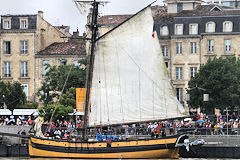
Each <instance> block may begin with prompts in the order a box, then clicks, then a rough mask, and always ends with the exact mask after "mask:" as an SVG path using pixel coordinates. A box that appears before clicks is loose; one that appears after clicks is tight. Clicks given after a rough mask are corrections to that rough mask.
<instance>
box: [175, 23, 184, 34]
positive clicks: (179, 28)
mask: <svg viewBox="0 0 240 160" xmlns="http://www.w3.org/2000/svg"><path fill="white" fill-rule="evenodd" d="M175 34H176V35H182V34H183V24H176V25H175Z"/></svg>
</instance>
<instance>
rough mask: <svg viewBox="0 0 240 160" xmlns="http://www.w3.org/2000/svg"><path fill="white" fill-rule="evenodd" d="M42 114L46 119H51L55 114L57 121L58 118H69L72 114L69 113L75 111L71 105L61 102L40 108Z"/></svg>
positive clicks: (54, 118) (54, 117)
mask: <svg viewBox="0 0 240 160" xmlns="http://www.w3.org/2000/svg"><path fill="white" fill-rule="evenodd" d="M38 110H39V113H40V116H42V117H44V120H45V121H46V120H48V121H49V120H50V119H51V116H52V114H53V112H54V110H55V112H54V114H53V121H54V122H56V121H57V119H59V120H69V119H71V116H69V115H68V113H73V108H72V107H71V106H67V107H66V106H63V105H61V104H59V103H58V104H48V105H46V106H44V107H39V108H38Z"/></svg>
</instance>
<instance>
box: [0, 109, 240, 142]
mask: <svg viewBox="0 0 240 160" xmlns="http://www.w3.org/2000/svg"><path fill="white" fill-rule="evenodd" d="M34 119H35V117H32V116H18V117H14V116H13V115H11V116H9V117H0V125H17V126H31V125H32V124H33V120H34ZM42 125H43V128H42V130H43V134H44V135H45V136H48V137H54V138H59V139H60V138H61V139H67V138H69V137H74V136H75V137H76V135H80V134H81V131H82V129H81V128H82V121H81V119H80V117H75V118H74V120H69V121H67V120H63V121H62V120H57V121H56V122H49V121H45V122H43V124H42ZM99 132H101V133H103V134H115V135H124V134H125V135H151V136H152V137H164V136H166V135H174V134H181V133H189V134H207V135H227V134H240V115H236V113H235V112H233V113H232V114H231V115H230V116H228V117H227V116H226V115H221V113H219V114H218V115H205V114H202V115H200V114H196V115H194V116H192V117H191V118H185V119H181V120H168V121H158V122H145V123H140V124H131V125H122V126H117V127H103V128H98V130H97V131H93V129H89V133H92V134H93V135H94V134H96V133H99Z"/></svg>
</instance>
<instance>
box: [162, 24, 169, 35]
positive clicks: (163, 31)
mask: <svg viewBox="0 0 240 160" xmlns="http://www.w3.org/2000/svg"><path fill="white" fill-rule="evenodd" d="M162 35H163V36H167V35H168V27H167V26H163V27H162Z"/></svg>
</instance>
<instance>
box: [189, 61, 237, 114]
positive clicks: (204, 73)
mask: <svg viewBox="0 0 240 160" xmlns="http://www.w3.org/2000/svg"><path fill="white" fill-rule="evenodd" d="M239 78H240V61H239V60H236V58H235V57H229V58H226V59H223V58H219V59H217V58H214V59H213V60H210V59H209V60H208V61H207V63H206V64H205V65H202V66H201V67H200V69H199V72H198V73H197V74H196V76H195V77H192V78H191V80H190V81H189V83H188V85H189V88H194V87H195V86H198V87H201V88H204V89H206V91H202V90H199V89H191V90H189V89H188V90H187V93H189V94H190V97H191V98H190V101H188V105H190V106H195V107H197V106H199V107H200V108H201V111H203V112H206V113H211V114H212V113H214V112H213V111H214V108H219V109H224V108H226V107H231V108H234V107H239V106H240V81H239ZM204 93H207V94H209V101H208V102H203V94H204Z"/></svg>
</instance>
